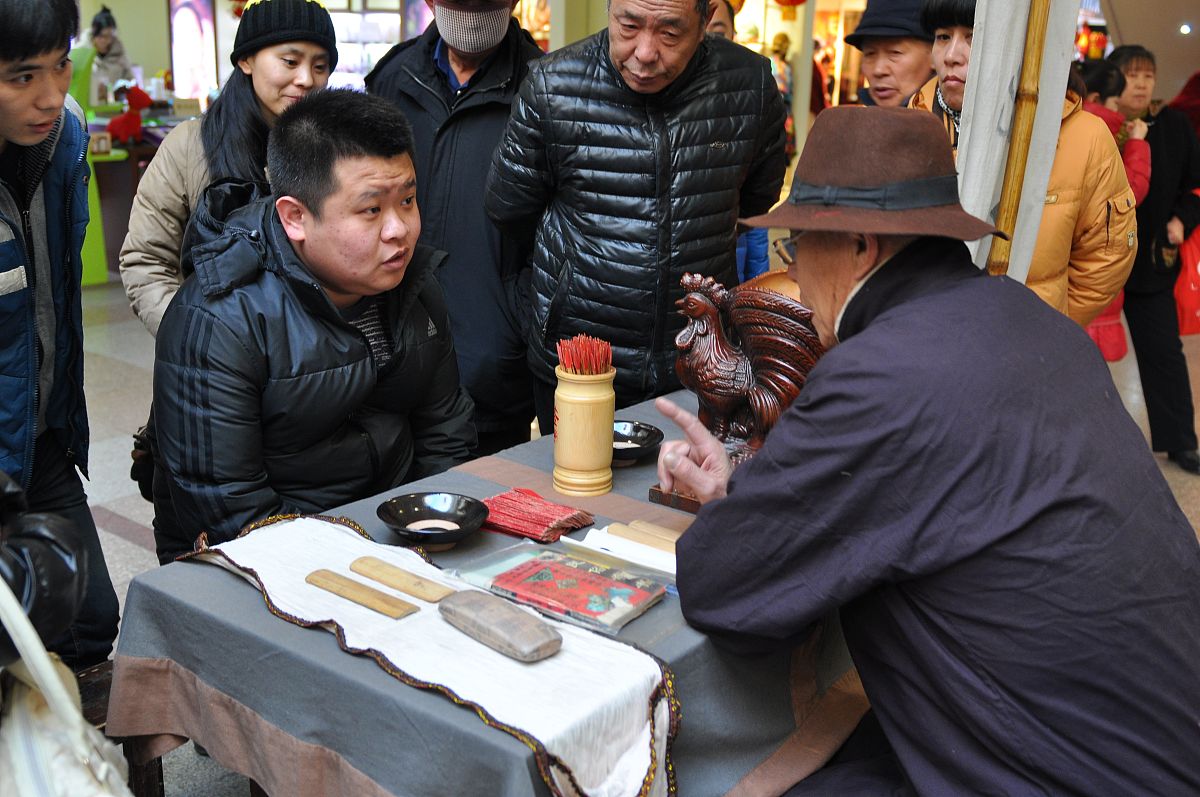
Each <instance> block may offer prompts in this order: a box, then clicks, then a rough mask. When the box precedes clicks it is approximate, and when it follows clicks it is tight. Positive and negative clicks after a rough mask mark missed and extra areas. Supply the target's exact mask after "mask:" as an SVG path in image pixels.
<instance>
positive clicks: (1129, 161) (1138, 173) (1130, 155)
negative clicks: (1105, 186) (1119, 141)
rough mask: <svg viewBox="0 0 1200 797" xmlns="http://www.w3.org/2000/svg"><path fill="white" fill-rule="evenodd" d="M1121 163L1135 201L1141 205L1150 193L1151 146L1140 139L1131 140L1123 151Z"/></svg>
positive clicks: (1126, 143)
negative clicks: (1123, 165)
mask: <svg viewBox="0 0 1200 797" xmlns="http://www.w3.org/2000/svg"><path fill="white" fill-rule="evenodd" d="M1121 161H1122V162H1123V163H1124V164H1125V176H1126V177H1128V178H1129V187H1130V188H1131V189H1133V199H1134V201H1135V202H1137V203H1138V204H1139V205H1140V204H1142V200H1143V199H1145V198H1146V194H1148V193H1149V192H1150V168H1151V163H1150V145H1149V144H1147V143H1146V142H1145V141H1143V140H1141V139H1138V138H1131V139H1129V140H1128V141H1126V142H1125V147H1124V148H1123V149H1122V150H1121Z"/></svg>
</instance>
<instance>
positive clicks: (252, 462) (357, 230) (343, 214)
mask: <svg viewBox="0 0 1200 797" xmlns="http://www.w3.org/2000/svg"><path fill="white" fill-rule="evenodd" d="M411 151H412V136H411V133H410V132H409V127H408V123H407V121H406V120H405V118H404V116H403V114H401V113H400V111H398V110H397V109H396V108H395V106H394V105H392V104H391V103H389V102H388V101H386V100H383V99H381V98H378V97H371V96H368V95H365V94H361V93H358V92H353V91H324V92H315V93H313V94H311V95H309V96H308V97H306V98H304V99H302V100H300V101H298V102H296V103H295V105H293V106H292V107H291V108H290V109H289V110H288V111H287V112H285V113H284V114H283V115H282V116H281V117H280V119H279V121H278V123H277V124H276V125H275V127H274V129H273V130H272V131H271V137H270V141H269V144H268V147H267V169H268V172H269V174H270V177H271V188H272V191H273V195H272V196H270V197H267V198H262V199H258V200H256V201H252V202H250V203H249V204H246V202H245V195H246V193H247V192H250V191H252V190H253V187H252V186H248V185H239V184H233V183H218V184H216V185H214V186H212V187H211V188H209V190H208V191H207V192H206V194H205V197H204V200H203V203H202V205H201V207H200V208H199V209H198V210H197V212H196V214H195V215H194V216H193V218H192V221H191V224H190V227H189V231H188V234H187V237H186V239H185V243H184V249H185V251H184V255H183V265H184V268H185V270H194V274H193V276H192V277H191V278H189V279H188V281H187V282H186V283H185V284H184V286H183V288H182V289H181V290H180V291H179V293H178V295H177V296H176V297H175V299H174V301H172V303H171V306H170V307H169V308H168V310H167V313H166V315H165V316H164V318H163V322H162V326H161V328H160V329H159V333H158V339H157V358H158V359H157V363H156V365H155V374H154V408H155V413H156V416H157V417H156V420H157V423H158V436H159V446H160V449H161V452H162V456H163V459H164V460H165V463H166V467H167V470H168V472H169V474H170V482H171V495H172V498H173V500H174V503H175V509H176V512H177V514H178V517H179V520H180V527H181V534H182V535H183V538H181V539H180V540H178V543H179V551H178V552H179V553H182V552H185V551H187V550H190V549H191V548H192V545H193V542H194V540H195V538H196V536H197V535H199V534H200V532H208V538H209V541H210V542H213V543H215V542H219V541H222V540H227V539H230V538H231V537H233V536H234V535H236V534H237V532H238V531H239V530H240V529H241V528H243V527H244V526H246V525H247V524H249V523H252V522H254V521H257V520H262V519H264V518H267V517H269V516H272V515H278V514H283V513H294V512H300V513H311V512H320V511H325V510H328V509H331V508H333V507H336V506H339V505H341V504H344V503H347V502H349V501H354V500H358V499H360V498H365V497H367V496H370V495H372V494H374V493H377V492H380V491H382V490H386V489H388V488H390V487H394V486H396V485H398V484H401V483H403V482H406V481H410V480H412V479H417V478H421V477H424V476H428V475H430V474H433V473H437V472H439V471H442V470H445V469H446V468H449V467H451V466H453V465H455V464H457V463H459V462H463V461H465V460H466V459H467V454H468V452H469V451H470V449H471V447H472V445H474V443H475V430H474V427H473V426H472V424H471V411H472V405H471V399H470V398H469V397H468V395H467V394H466V392H465V391H464V390H463V389H462V388H461V387H460V386H459V378H458V366H457V364H456V360H455V354H454V346H453V343H452V342H451V337H450V326H449V323H448V321H447V315H446V306H445V300H444V298H443V296H442V290H441V288H440V287H439V285H438V282H437V280H436V279H435V278H434V271H435V269H436V268H437V266H438V264H439V263H440V261H441V260H442V259H443V258H444V256H445V255H444V254H443V253H441V252H438V251H435V250H433V249H430V248H429V247H426V246H421V245H417V238H418V236H419V235H420V232H421V217H420V213H419V211H418V209H417V203H416V171H415V170H414V168H413V162H412V156H411ZM229 208H234V209H233V210H228V209H229ZM161 543H162V541H161V540H160V544H161ZM163 553H164V552H163V551H160V552H159V554H160V556H162V554H163Z"/></svg>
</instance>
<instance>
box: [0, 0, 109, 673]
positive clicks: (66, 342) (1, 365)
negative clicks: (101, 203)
mask: <svg viewBox="0 0 1200 797" xmlns="http://www.w3.org/2000/svg"><path fill="white" fill-rule="evenodd" d="M0 20H3V24H0V341H3V342H2V343H0V375H3V376H2V378H0V470H3V471H4V473H6V474H8V475H9V476H11V477H12V478H13V479H14V480H15V481H16V482H17V483H18V484H19V485H20V486H21V487H22V488H23V489H24V490H25V495H26V499H27V500H28V502H29V507H30V509H32V510H33V511H36V512H54V513H57V514H59V515H62V516H63V517H65V518H67V519H68V520H69V521H70V522H71V523H73V524H74V525H75V526H76V528H77V529H78V530H79V534H80V538H81V542H82V544H83V547H84V548H85V549H86V551H87V557H86V560H87V563H88V568H87V571H86V576H87V587H86V594H87V597H86V599H85V601H84V604H83V607H82V609H81V611H80V613H79V614H78V616H77V617H76V619H75V622H74V623H73V624H72V625H71V627H70V629H69V631H68V633H66V634H65V635H63V636H62V637H60V638H58V639H51V640H49V641H48V645H47V647H48V648H49V649H50V650H52V651H54V652H56V653H59V654H60V655H61V656H62V658H63V660H64V661H65V662H66V663H67V664H69V665H71V666H72V667H75V668H77V669H81V668H84V667H88V666H91V665H93V664H97V663H99V662H101V661H104V660H105V659H106V658H108V654H109V651H111V650H112V642H113V639H115V638H116V636H117V613H118V608H117V595H116V593H115V592H114V591H113V586H112V581H111V579H110V578H109V575H108V568H107V567H106V566H105V563H104V552H103V551H102V550H101V548H100V539H99V536H98V535H97V533H96V524H95V522H94V521H93V520H92V514H91V512H90V511H89V510H88V505H87V496H86V495H85V494H84V491H83V484H82V482H80V480H79V474H78V473H76V469H79V470H80V471H83V472H84V474H86V473H87V453H88V421H87V410H86V408H85V406H84V398H83V311H82V306H81V303H80V297H79V288H80V280H81V279H82V276H83V262H82V260H81V258H80V249H81V247H82V245H83V235H84V230H85V229H86V228H87V223H88V207H87V180H88V168H87V164H86V163H85V162H84V156H85V154H86V153H87V145H88V136H87V131H86V129H85V126H84V124H83V112H82V111H81V110H80V109H79V106H78V105H77V104H75V102H74V101H73V100H70V99H69V98H68V97H67V86H68V84H69V83H70V80H71V60H70V58H69V57H68V52H69V50H70V46H71V37H72V36H74V35H75V32H76V31H77V30H78V27H79V12H78V10H77V8H76V6H75V3H74V0H51V1H50V2H44V0H0Z"/></svg>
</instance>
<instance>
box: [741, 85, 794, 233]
mask: <svg viewBox="0 0 1200 797" xmlns="http://www.w3.org/2000/svg"><path fill="white" fill-rule="evenodd" d="M769 63H770V62H768V61H764V62H763V67H762V81H761V83H762V88H761V90H760V93H761V95H762V108H763V112H762V120H763V124H762V129H761V130H760V132H759V136H758V155H757V156H756V157H755V159H754V162H753V164H751V166H750V171H749V173H748V174H747V175H746V181H745V182H744V183H743V184H742V194H741V198H740V200H741V204H740V206H739V210H738V212H739V213H740V214H741V215H742V216H743V217H745V216H756V215H758V214H760V213H766V212H767V211H768V210H770V209H771V208H772V207H774V205H775V203H777V202H778V201H779V190H780V188H782V187H783V177H784V172H785V171H787V155H786V152H785V150H786V146H787V135H786V133H785V131H784V127H783V125H784V121H785V120H786V118H787V109H786V108H784V105H783V97H782V96H781V95H780V93H779V89H778V88H777V87H776V85H775V79H774V78H772V77H771V70H770V66H769Z"/></svg>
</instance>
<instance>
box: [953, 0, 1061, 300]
mask: <svg viewBox="0 0 1200 797" xmlns="http://www.w3.org/2000/svg"><path fill="white" fill-rule="evenodd" d="M1030 6H1031V3H1030V2H1028V0H1027V1H1026V2H1016V3H1014V2H1011V0H979V2H978V4H977V5H976V6H975V29H974V34H973V39H972V48H971V64H970V69H969V72H968V75H967V91H966V96H965V97H964V98H963V114H962V119H963V127H962V130H961V133H960V139H959V147H958V174H959V192H960V194H961V196H962V204H963V207H964V208H965V209H966V210H967V212H968V213H971V214H974V215H976V216H978V217H980V218H983V219H988V220H991V221H993V222H994V221H996V215H997V210H998V208H999V205H1000V201H1001V189H1002V186H1003V182H1004V172H1005V165H1006V163H1007V162H1008V159H1009V154H1010V153H1009V150H1010V147H1009V139H1010V137H1011V133H1012V129H1013V109H1014V106H1015V104H1016V100H1017V93H1018V91H1017V90H1018V86H1019V84H1020V83H1019V81H1020V75H1021V66H1022V63H1023V61H1024V59H1025V57H1026V53H1025V42H1026V29H1027V27H1028V22H1029V12H1030ZM1078 13H1079V0H1050V8H1049V13H1048V15H1047V19H1046V27H1045V31H1044V33H1045V35H1044V37H1041V38H1044V42H1045V44H1044V47H1043V49H1042V59H1041V69H1040V70H1039V73H1038V74H1039V80H1038V87H1037V89H1036V91H1037V111H1036V113H1035V114H1034V121H1033V128H1032V134H1031V135H1029V136H1028V141H1027V142H1026V141H1025V140H1021V141H1018V142H1016V145H1017V147H1018V148H1023V147H1025V146H1028V151H1027V157H1026V166H1025V170H1024V174H1023V177H1024V179H1023V180H1020V181H1017V183H1018V184H1017V185H1016V186H1015V187H1014V188H1013V189H1011V190H1019V192H1020V203H1019V210H1018V213H1017V218H1016V225H1015V227H1013V228H1011V229H1009V230H1006V232H1010V233H1011V234H1012V248H1011V251H1010V253H1009V258H1008V275H1009V276H1010V277H1012V278H1013V279H1015V280H1017V281H1019V282H1024V281H1025V278H1026V276H1027V275H1028V273H1029V261H1030V260H1031V259H1032V257H1033V245H1034V242H1035V241H1036V239H1037V228H1038V224H1039V223H1040V222H1041V218H1042V208H1043V206H1044V205H1045V201H1046V183H1047V182H1048V180H1049V179H1050V166H1051V164H1052V163H1053V162H1054V151H1055V145H1056V143H1057V141H1058V128H1059V125H1060V123H1061V121H1062V101H1063V97H1064V96H1065V95H1066V90H1067V70H1068V69H1069V67H1070V62H1071V55H1072V52H1073V49H1074V46H1075V24H1076V20H1077V16H1078ZM1035 38H1039V37H1035ZM1020 138H1021V139H1025V138H1026V137H1025V136H1021V137H1020ZM991 241H992V239H991V238H990V237H989V238H985V239H983V240H981V241H976V242H973V243H971V244H970V246H971V254H972V256H973V257H974V260H975V264H976V265H978V266H979V267H980V268H985V267H986V266H987V262H988V254H989V252H990V248H991Z"/></svg>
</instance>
